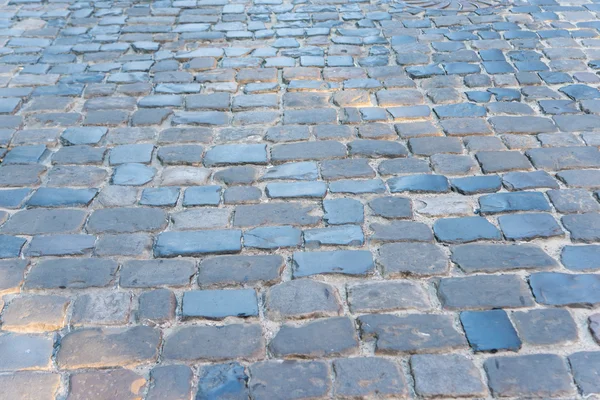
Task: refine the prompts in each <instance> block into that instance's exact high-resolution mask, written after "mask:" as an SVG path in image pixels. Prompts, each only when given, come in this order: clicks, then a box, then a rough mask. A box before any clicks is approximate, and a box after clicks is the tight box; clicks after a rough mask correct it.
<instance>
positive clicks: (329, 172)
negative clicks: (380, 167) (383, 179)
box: [321, 158, 375, 180]
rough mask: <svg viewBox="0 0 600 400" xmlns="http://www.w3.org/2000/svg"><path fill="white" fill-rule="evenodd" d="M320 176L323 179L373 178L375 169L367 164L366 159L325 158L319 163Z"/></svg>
mask: <svg viewBox="0 0 600 400" xmlns="http://www.w3.org/2000/svg"><path fill="white" fill-rule="evenodd" d="M321 176H322V177H323V179H328V180H333V179H342V178H373V177H375V171H373V168H371V166H369V163H368V160H366V159H361V158H354V159H346V160H326V161H323V162H322V163H321Z"/></svg>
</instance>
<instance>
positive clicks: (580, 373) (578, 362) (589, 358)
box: [569, 351, 600, 396]
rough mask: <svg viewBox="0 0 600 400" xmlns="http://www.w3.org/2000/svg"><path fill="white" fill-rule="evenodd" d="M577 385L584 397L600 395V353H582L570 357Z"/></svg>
mask: <svg viewBox="0 0 600 400" xmlns="http://www.w3.org/2000/svg"><path fill="white" fill-rule="evenodd" d="M569 363H570V364H571V368H572V370H573V378H575V383H576V384H577V387H578V388H579V390H580V391H581V393H582V394H583V395H584V396H588V395H592V396H593V395H594V394H598V393H600V383H599V382H598V374H600V367H599V365H600V352H597V351H581V352H578V353H574V354H571V355H570V356H569Z"/></svg>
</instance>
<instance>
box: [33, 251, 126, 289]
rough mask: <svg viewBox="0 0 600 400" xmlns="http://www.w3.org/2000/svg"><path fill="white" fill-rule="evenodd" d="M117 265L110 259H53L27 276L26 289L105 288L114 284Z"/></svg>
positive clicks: (39, 265) (38, 265)
mask: <svg viewBox="0 0 600 400" xmlns="http://www.w3.org/2000/svg"><path fill="white" fill-rule="evenodd" d="M116 271H117V263H116V262H114V261H112V260H108V259H94V258H91V259H76V258H71V259H53V260H44V261H41V262H39V263H38V264H37V265H36V266H34V267H33V268H32V270H31V271H30V272H29V274H28V275H27V279H26V281H25V286H24V287H25V288H26V289H72V288H88V287H104V286H108V285H109V284H110V283H111V282H113V280H114V278H115V274H116Z"/></svg>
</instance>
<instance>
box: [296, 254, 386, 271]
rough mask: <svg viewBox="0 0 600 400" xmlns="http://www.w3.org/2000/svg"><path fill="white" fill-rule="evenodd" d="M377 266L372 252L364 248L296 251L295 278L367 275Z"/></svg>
mask: <svg viewBox="0 0 600 400" xmlns="http://www.w3.org/2000/svg"><path fill="white" fill-rule="evenodd" d="M374 268H375V264H374V263H373V257H372V255H371V253H370V252H368V251H364V250H337V251H313V252H295V253H294V255H293V270H292V274H293V276H294V278H301V277H305V276H310V275H319V274H344V275H367V274H369V273H370V272H372V271H373V270H374Z"/></svg>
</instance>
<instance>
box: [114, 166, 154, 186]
mask: <svg viewBox="0 0 600 400" xmlns="http://www.w3.org/2000/svg"><path fill="white" fill-rule="evenodd" d="M155 173H156V170H155V169H154V168H153V167H149V166H146V165H143V164H136V163H128V164H121V165H119V166H118V167H116V168H115V170H114V173H113V176H112V178H111V181H112V183H113V184H114V185H125V186H141V185H145V184H146V183H148V182H150V181H151V180H152V179H153V178H154V175H155Z"/></svg>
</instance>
